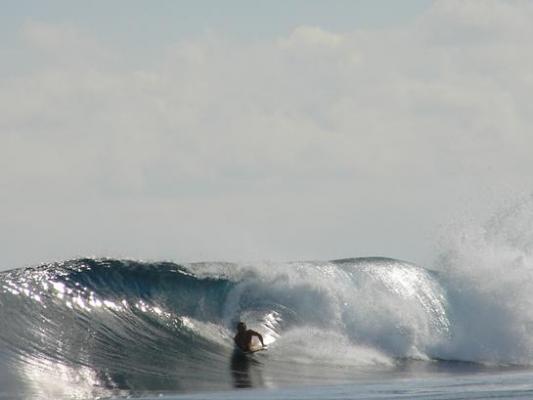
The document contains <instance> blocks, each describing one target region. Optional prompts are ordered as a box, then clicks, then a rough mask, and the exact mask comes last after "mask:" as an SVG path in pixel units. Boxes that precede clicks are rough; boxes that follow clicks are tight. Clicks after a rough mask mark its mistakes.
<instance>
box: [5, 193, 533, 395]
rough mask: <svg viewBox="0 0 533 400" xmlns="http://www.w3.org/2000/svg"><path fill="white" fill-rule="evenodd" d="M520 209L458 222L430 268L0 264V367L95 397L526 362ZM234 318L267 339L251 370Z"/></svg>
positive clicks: (531, 283)
mask: <svg viewBox="0 0 533 400" xmlns="http://www.w3.org/2000/svg"><path fill="white" fill-rule="evenodd" d="M531 209H532V207H531V202H530V201H529V202H525V203H523V204H522V205H520V206H518V207H515V208H514V209H513V211H512V212H509V213H503V214H501V215H499V216H497V218H494V219H492V220H491V221H489V223H488V224H487V225H486V226H484V227H482V228H477V229H474V230H465V229H464V228H461V229H462V231H461V233H460V234H454V235H450V236H449V237H450V238H451V239H450V241H449V243H447V245H446V251H443V252H442V255H441V257H440V258H439V260H438V262H437V263H436V265H435V266H434V267H433V270H430V269H426V268H422V267H419V266H416V265H414V264H411V263H408V262H404V261H399V260H394V259H388V258H354V259H343V260H334V261H329V262H291V263H262V264H231V263H193V264H184V265H178V264H175V263H171V262H160V263H150V262H140V261H131V260H115V259H90V258H84V259H77V260H70V261H64V262H57V263H51V264H44V265H40V266H35V267H28V268H23V269H17V270H11V271H5V272H1V273H0V320H1V321H3V323H2V324H1V326H0V357H1V360H0V361H1V362H0V364H1V365H2V368H3V374H4V376H9V377H10V378H9V379H10V380H11V381H13V382H15V384H16V385H17V387H22V386H23V387H27V388H29V389H28V390H30V389H32V390H33V389H35V390H36V391H37V392H39V393H43V391H45V392H46V393H47V394H50V393H52V394H54V393H62V391H63V392H64V391H65V390H67V389H65V387H64V385H67V384H71V383H72V382H75V383H76V385H75V388H76V390H86V391H89V392H90V393H93V394H94V392H95V391H99V390H104V391H109V390H111V391H119V392H120V390H152V389H165V388H169V389H178V390H187V389H189V386H194V388H195V389H198V388H201V387H202V385H206V386H211V385H212V383H213V382H224V383H225V384H226V383H227V384H229V383H228V382H230V383H231V382H233V384H235V385H237V386H238V385H239V382H240V381H239V379H241V378H242V376H240V375H239V374H240V373H241V375H242V373H243V371H244V373H245V375H247V376H246V379H249V380H250V379H251V380H253V379H264V375H265V374H266V375H268V376H270V378H269V379H270V380H271V381H272V380H275V379H276V377H278V378H279V380H283V379H285V380H289V381H290V380H291V379H292V378H295V377H296V376H302V375H305V374H306V373H309V374H315V375H316V374H317V372H316V371H317V368H319V369H320V371H321V372H320V375H321V376H325V375H328V372H324V371H329V374H330V375H329V376H330V377H331V376H338V375H339V374H342V371H347V370H349V371H354V370H358V371H371V370H376V369H378V370H390V369H394V368H395V367H396V366H397V365H398V364H399V363H401V362H403V360H413V359H415V360H451V361H468V362H475V363H480V364H496V365H502V364H514V365H530V364H531V363H532V361H533V341H532V335H531V328H532V327H533V271H532V266H533V263H532V258H531V251H532V249H533V245H532V242H531V241H530V239H531V237H529V236H527V235H526V236H524V234H522V235H520V234H518V233H517V231H516V230H513V229H511V227H512V226H515V227H516V226H517V225H520V226H521V227H522V228H521V229H522V231H523V232H526V233H527V232H529V230H528V229H529V227H531V226H533V217H532V215H533V214H532V213H531ZM528 218H529V220H528ZM239 320H244V321H246V323H247V324H248V325H249V326H250V327H252V328H254V329H256V330H258V331H260V332H261V333H263V335H264V337H265V341H266V342H267V343H268V345H269V351H267V352H262V353H261V354H258V355H256V356H255V357H254V358H253V360H251V361H249V360H248V361H246V363H249V362H252V363H256V364H260V365H261V366H262V367H261V368H262V371H263V373H264V374H263V376H259V377H254V376H253V375H254V372H253V370H252V371H251V372H250V369H249V365H248V364H246V363H245V365H244V366H243V364H242V362H241V361H242V360H241V361H239V360H236V359H235V356H234V355H232V352H233V344H232V339H231V337H232V335H233V331H234V326H235V323H236V322H237V321H239ZM269 371H270V372H269ZM309 371H311V372H309ZM332 371H333V372H332ZM250 374H251V375H252V376H250ZM269 374H270V375H269ZM51 376H52V377H54V379H50V377H51ZM5 379H7V378H5ZM43 382H45V383H43ZM240 383H242V382H240ZM244 384H246V382H244ZM36 388H37V389H36ZM43 388H45V389H43ZM72 390H73V388H72V386H68V393H72Z"/></svg>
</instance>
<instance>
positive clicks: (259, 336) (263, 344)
mask: <svg viewBox="0 0 533 400" xmlns="http://www.w3.org/2000/svg"><path fill="white" fill-rule="evenodd" d="M250 333H251V334H252V335H255V336H257V337H258V338H259V341H260V342H261V345H262V346H263V347H265V343H264V342H263V336H262V335H261V334H260V333H259V332H256V331H251V332H250Z"/></svg>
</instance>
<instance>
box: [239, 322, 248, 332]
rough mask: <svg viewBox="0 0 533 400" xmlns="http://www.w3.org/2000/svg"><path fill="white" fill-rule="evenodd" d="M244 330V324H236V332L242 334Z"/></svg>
mask: <svg viewBox="0 0 533 400" xmlns="http://www.w3.org/2000/svg"><path fill="white" fill-rule="evenodd" d="M245 330H246V324H245V323H244V322H239V323H238V324H237V331H239V332H243V331H245Z"/></svg>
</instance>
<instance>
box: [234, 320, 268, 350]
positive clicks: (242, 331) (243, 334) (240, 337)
mask: <svg viewBox="0 0 533 400" xmlns="http://www.w3.org/2000/svg"><path fill="white" fill-rule="evenodd" d="M253 336H257V337H258V338H259V341H260V342H261V345H262V346H263V347H264V346H265V343H264V342H263V336H261V334H260V333H259V332H256V331H253V330H251V329H246V324H245V323H244V322H239V323H238V324H237V334H236V335H235V337H234V338H233V341H234V342H235V344H236V345H237V347H238V348H239V349H241V350H242V351H250V345H251V344H252V337H253Z"/></svg>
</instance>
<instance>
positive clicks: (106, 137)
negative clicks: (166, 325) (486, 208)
mask: <svg viewBox="0 0 533 400" xmlns="http://www.w3.org/2000/svg"><path fill="white" fill-rule="evenodd" d="M532 22H533V13H532V7H531V5H530V3H527V2H495V1H494V2H493V1H483V2H462V1H458V2H455V1H445V2H436V3H435V5H434V7H433V8H432V9H431V10H430V11H429V12H427V13H426V14H425V15H423V16H421V17H420V18H419V19H418V20H417V21H416V22H415V23H413V24H411V25H409V26H404V27H401V28H395V29H394V30H365V31H363V30H359V31H354V32H347V33H333V32H328V31H325V30H323V29H322V28H320V27H307V26H301V27H298V28H296V29H295V30H294V31H293V32H292V33H291V34H290V35H289V36H287V37H284V38H273V39H272V40H269V41H267V40H265V41H260V42H233V41H231V40H229V39H223V38H218V37H216V36H215V35H212V34H211V35H208V36H205V37H200V38H196V39H189V40H184V41H183V42H181V43H177V44H176V45H175V46H173V47H172V48H169V49H166V50H165V51H161V53H160V56H159V58H157V59H150V60H147V61H146V62H145V63H144V66H143V67H142V68H141V67H139V65H142V64H143V63H139V62H138V61H137V62H136V63H135V65H136V66H135V67H132V66H131V65H130V64H129V60H131V59H133V58H136V59H137V60H139V59H142V57H143V54H128V53H125V52H123V51H121V50H116V49H111V48H107V47H106V45H105V44H104V43H98V42H97V41H96V40H94V39H92V38H91V37H90V36H89V35H88V34H86V33H85V34H84V33H82V32H79V31H78V30H76V29H75V28H73V27H65V26H55V25H47V24H44V23H40V22H35V21H29V22H27V24H26V25H25V26H24V27H23V29H22V32H21V35H22V37H24V38H25V40H26V43H27V46H28V47H27V49H26V51H27V52H28V54H30V55H31V57H33V58H35V59H36V60H39V62H37V63H35V66H34V67H33V68H32V69H31V71H30V72H25V73H21V74H18V75H17V76H11V77H7V76H6V77H4V78H3V79H1V80H0V109H1V110H2V111H1V113H0V160H1V161H0V163H1V164H0V166H1V167H2V168H1V170H0V190H1V193H2V197H3V199H4V207H2V210H1V211H0V222H1V223H2V226H3V231H2V241H3V243H5V245H4V246H5V248H4V249H2V252H3V254H4V255H3V257H4V258H3V260H4V261H3V265H4V266H9V264H10V263H11V264H20V263H24V262H27V261H31V262H35V261H37V260H40V259H43V258H49V257H68V256H72V255H79V254H87V253H98V254H103V253H106V254H111V255H113V254H121V255H131V256H138V257H142V256H144V257H151V258H158V257H171V256H173V257H175V258H176V259H182V258H185V259H190V258H196V259H197V258H199V257H202V258H226V259H234V258H250V257H252V258H270V257H273V258H295V257H305V258H313V257H319V258H328V257H341V256H357V255H368V254H377V253H379V254H382V255H388V256H392V257H403V258H410V259H413V260H415V261H416V260H419V259H424V257H427V249H425V248H424V247H426V246H428V243H429V240H428V236H429V235H430V232H431V230H432V229H433V227H434V226H435V224H437V223H441V222H443V221H444V220H446V218H449V216H450V214H451V213H452V210H454V209H455V210H456V209H457V208H458V207H459V208H460V207H461V204H460V203H461V202H462V201H464V200H465V198H466V199H476V201H481V200H482V197H483V196H484V195H485V194H486V193H487V192H490V191H491V190H493V191H494V192H497V191H498V190H503V189H504V188H514V189H517V190H522V189H525V190H530V185H531V178H532V171H533V158H532V157H531V149H532V148H533V135H531V133H530V129H529V127H530V126H532V125H533V124H532V123H533V110H532V109H531V108H532V107H533V106H532V105H531V104H533V102H532V101H531V100H532V98H531V96H532V95H531V93H533V91H532V89H533V88H532V86H533V73H532V72H531V71H533V54H532V53H531V52H530V47H531V44H532V43H531V42H532V40H533V39H531V38H533V35H532V33H533V32H531V31H532V29H533V28H531V26H533V24H532ZM487 188H488V189H487ZM52 216H53V218H52ZM34 225H35V226H37V227H38V229H37V228H35V226H34ZM45 227H48V228H45ZM102 227H105V228H104V229H102ZM14 231H17V232H19V234H17V235H14V234H11V232H14ZM52 231H53V232H54V234H53V235H54V237H49V238H48V237H46V236H47V234H46V233H45V232H52ZM20 232H22V233H20ZM71 235H74V236H75V237H76V238H75V239H74V238H73V237H72V236H71ZM163 237H166V239H162V238H163ZM199 238H203V240H200V239H199ZM239 243H243V245H242V246H240V245H238V244H239ZM421 254H423V255H421ZM0 261H1V260H0Z"/></svg>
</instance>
